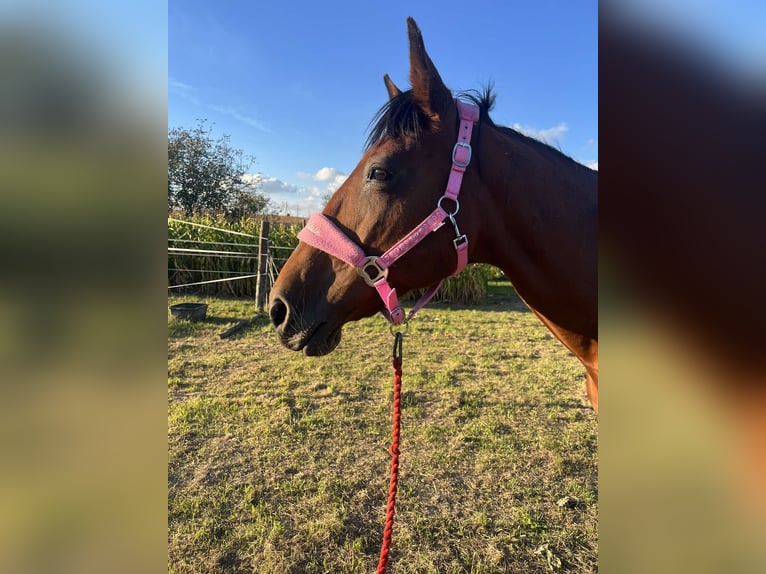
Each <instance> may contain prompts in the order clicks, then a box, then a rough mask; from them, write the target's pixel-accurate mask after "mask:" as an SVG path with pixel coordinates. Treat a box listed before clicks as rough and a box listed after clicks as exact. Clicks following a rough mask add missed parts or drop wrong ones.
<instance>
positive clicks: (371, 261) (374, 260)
mask: <svg viewBox="0 0 766 574" xmlns="http://www.w3.org/2000/svg"><path fill="white" fill-rule="evenodd" d="M378 259H379V257H376V256H375V255H370V256H369V257H367V259H366V260H365V262H364V264H362V265H360V266H359V267H357V268H356V272H357V273H358V274H359V276H360V277H361V278H362V279H364V282H365V283H367V285H369V286H370V287H375V283H376V282H377V281H380V279H381V278H382V279H385V278H387V277H388V269H383V268H382V267H381V266H380V265H379V264H378ZM369 267H372V268H374V269H375V271H376V272H377V273H376V274H375V277H373V276H371V275H370V274H369V273H368V272H367V269H368V268H369Z"/></svg>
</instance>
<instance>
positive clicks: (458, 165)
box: [452, 142, 473, 169]
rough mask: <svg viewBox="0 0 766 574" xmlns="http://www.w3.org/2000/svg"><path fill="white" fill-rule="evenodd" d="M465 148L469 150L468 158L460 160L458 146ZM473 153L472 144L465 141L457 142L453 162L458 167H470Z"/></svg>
mask: <svg viewBox="0 0 766 574" xmlns="http://www.w3.org/2000/svg"><path fill="white" fill-rule="evenodd" d="M461 147H462V148H464V149H467V150H468V159H467V160H465V162H462V161H458V160H457V150H458V148H461ZM472 153H473V150H472V149H471V144H469V143H465V142H455V147H453V148H452V163H453V165H456V166H457V167H462V168H464V169H465V168H466V167H468V164H469V163H471V154H472Z"/></svg>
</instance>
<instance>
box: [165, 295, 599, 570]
mask: <svg viewBox="0 0 766 574" xmlns="http://www.w3.org/2000/svg"><path fill="white" fill-rule="evenodd" d="M510 293H512V292H510ZM510 293H509V290H508V289H506V290H502V289H500V290H499V291H498V289H497V288H495V290H494V295H493V294H491V295H490V299H489V302H488V303H487V304H486V305H484V306H482V307H474V308H470V309H447V308H446V307H440V306H435V307H434V308H433V309H430V308H429V309H428V310H426V311H424V312H422V315H421V316H420V317H419V318H418V320H417V323H416V324H414V325H413V327H412V329H411V331H410V334H409V335H408V336H407V337H406V338H405V341H404V377H403V403H404V410H403V417H402V455H401V464H402V466H401V473H400V490H399V497H398V500H397V517H396V523H395V526H394V539H393V551H392V558H391V562H390V563H389V572H391V573H392V574H396V573H397V572H399V573H401V572H418V573H432V572H433V573H436V572H438V573H440V574H442V573H458V572H470V573H477V574H478V573H499V572H523V573H534V572H551V571H561V572H595V571H597V501H598V492H597V470H596V452H597V444H596V443H597V436H596V433H597V430H596V429H597V423H596V418H595V416H594V414H593V413H592V411H591V410H590V408H589V407H588V406H587V400H586V398H585V390H584V373H583V370H582V367H581V366H580V365H579V363H578V362H577V360H576V359H575V358H574V357H573V356H572V355H571V354H570V353H569V352H568V351H566V349H564V348H563V347H562V346H561V345H560V344H558V342H557V341H555V340H554V339H553V338H552V337H551V336H550V335H549V333H548V331H547V330H545V328H544V327H543V326H542V325H540V324H539V322H538V321H537V320H536V318H535V317H534V316H533V315H532V314H531V313H529V312H528V311H527V310H526V308H525V307H523V305H521V304H520V303H519V301H518V300H517V299H516V298H515V297H514V296H513V295H512V294H510ZM179 301H180V299H174V300H173V301H172V302H179ZM207 302H208V303H209V305H210V308H209V311H208V320H207V321H205V322H201V323H196V324H195V323H186V322H182V321H176V320H175V319H169V320H168V325H169V341H168V357H169V358H168V396H169V412H168V447H169V467H168V482H169V493H168V520H169V531H168V549H169V571H170V572H173V573H181V572H221V573H223V572H227V573H229V572H259V573H261V572H263V573H274V574H277V573H278V574H284V573H296V574H297V573H314V572H317V573H318V572H333V573H336V572H337V573H340V572H343V573H352V572H353V573H356V572H365V573H368V572H371V571H373V570H374V567H375V565H376V563H377V556H378V552H379V545H380V539H381V535H382V527H383V519H384V513H385V502H386V494H387V489H388V465H389V460H390V459H389V456H388V454H387V452H386V449H387V447H388V442H389V440H390V424H391V423H390V416H391V415H390V408H391V407H390V402H391V386H392V376H393V374H392V370H391V363H390V358H389V355H390V353H391V348H390V346H391V342H392V338H391V336H390V334H389V332H388V327H387V325H386V324H385V323H384V321H383V320H382V319H380V318H374V319H369V320H365V321H362V322H359V323H356V324H352V325H349V326H347V327H346V329H344V340H343V342H342V343H341V346H340V347H339V348H338V350H336V351H335V352H334V353H333V354H331V355H329V356H327V357H321V358H306V357H303V356H302V355H300V354H296V353H292V352H290V351H287V350H286V349H283V348H282V347H280V346H279V344H278V342H277V340H276V337H275V335H274V334H273V332H272V331H271V328H270V327H269V326H268V325H267V323H266V321H265V319H264V320H263V321H260V322H256V324H255V325H254V326H253V327H251V328H250V329H249V330H247V331H243V332H242V333H240V334H239V335H236V336H234V337H232V338H231V339H226V340H221V339H219V338H218V336H217V334H218V333H219V332H221V331H223V330H224V328H225V327H226V326H228V324H230V323H232V322H234V321H235V320H236V319H239V318H246V317H248V316H249V315H251V314H252V312H253V311H252V309H253V305H252V301H249V300H247V301H230V300H229V301H227V300H216V299H211V300H207Z"/></svg>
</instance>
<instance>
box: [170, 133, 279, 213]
mask: <svg viewBox="0 0 766 574" xmlns="http://www.w3.org/2000/svg"><path fill="white" fill-rule="evenodd" d="M211 132H212V130H211V129H209V128H207V127H206V126H205V120H199V121H198V124H197V127H195V128H193V129H187V128H173V129H172V130H170V131H169V132H168V209H172V208H174V207H179V208H181V209H183V210H184V212H185V213H186V215H193V214H194V213H199V212H200V211H202V210H205V209H210V210H217V211H225V212H227V213H229V212H231V211H233V210H236V213H237V214H238V215H240V216H241V215H252V214H254V213H260V212H262V211H264V210H265V209H266V207H267V206H268V203H269V199H268V198H267V197H266V196H265V195H263V194H260V193H258V192H257V190H256V185H254V183H255V184H257V181H258V179H257V178H256V179H253V178H249V179H248V180H247V181H245V179H243V176H244V175H245V173H246V172H247V170H248V169H249V168H250V166H251V165H252V162H253V159H254V158H252V157H251V156H245V155H244V153H243V152H242V150H238V149H234V148H232V147H231V146H230V145H229V136H228V135H223V136H222V137H221V138H220V139H218V140H214V139H213V138H212V137H211Z"/></svg>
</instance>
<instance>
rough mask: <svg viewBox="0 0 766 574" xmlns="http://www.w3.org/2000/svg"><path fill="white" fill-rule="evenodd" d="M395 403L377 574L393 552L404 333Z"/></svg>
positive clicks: (396, 360) (397, 351)
mask: <svg viewBox="0 0 766 574" xmlns="http://www.w3.org/2000/svg"><path fill="white" fill-rule="evenodd" d="M393 365H394V401H393V403H394V404H393V420H392V423H393V424H392V426H393V431H392V435H391V447H390V448H389V449H388V452H389V454H390V455H391V480H390V482H389V488H388V504H387V505H386V525H385V527H384V529H383V544H382V545H381V547H380V559H379V560H378V570H377V574H385V572H386V567H387V565H388V556H389V554H390V552H391V534H392V531H393V529H394V514H395V508H394V507H395V505H396V488H397V484H398V482H399V427H400V422H401V414H402V333H396V334H395V336H394V356H393Z"/></svg>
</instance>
